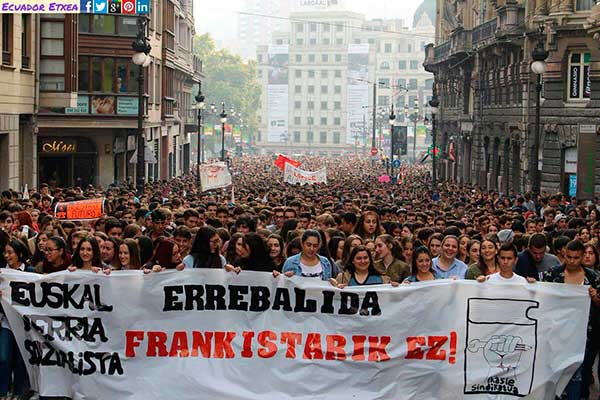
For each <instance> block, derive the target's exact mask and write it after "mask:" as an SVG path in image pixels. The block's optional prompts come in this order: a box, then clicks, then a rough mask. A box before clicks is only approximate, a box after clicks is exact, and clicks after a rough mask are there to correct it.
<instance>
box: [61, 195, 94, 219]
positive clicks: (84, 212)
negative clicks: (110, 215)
mask: <svg viewBox="0 0 600 400" xmlns="http://www.w3.org/2000/svg"><path fill="white" fill-rule="evenodd" d="M105 202H106V199H105V198H104V197H102V198H97V199H90V200H81V201H68V202H60V203H57V204H56V206H55V207H54V215H55V216H56V218H58V219H62V220H72V221H85V220H91V219H98V218H100V217H101V216H102V215H103V214H104V205H105Z"/></svg>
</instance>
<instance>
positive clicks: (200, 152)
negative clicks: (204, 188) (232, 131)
mask: <svg viewBox="0 0 600 400" xmlns="http://www.w3.org/2000/svg"><path fill="white" fill-rule="evenodd" d="M196 109H197V110H198V146H197V151H196V161H197V164H198V187H200V164H202V163H204V124H203V121H202V117H203V113H204V95H203V94H202V82H200V85H199V87H198V94H197V95H196Z"/></svg>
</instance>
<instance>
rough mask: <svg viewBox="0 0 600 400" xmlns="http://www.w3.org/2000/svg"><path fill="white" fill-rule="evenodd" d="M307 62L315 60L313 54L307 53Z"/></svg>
mask: <svg viewBox="0 0 600 400" xmlns="http://www.w3.org/2000/svg"><path fill="white" fill-rule="evenodd" d="M308 62H311V63H314V62H315V55H314V54H309V55H308Z"/></svg>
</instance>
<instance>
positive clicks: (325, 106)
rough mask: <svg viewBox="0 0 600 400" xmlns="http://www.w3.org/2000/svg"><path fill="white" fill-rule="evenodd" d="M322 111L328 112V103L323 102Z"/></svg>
mask: <svg viewBox="0 0 600 400" xmlns="http://www.w3.org/2000/svg"><path fill="white" fill-rule="evenodd" d="M321 110H327V102H326V101H322V102H321Z"/></svg>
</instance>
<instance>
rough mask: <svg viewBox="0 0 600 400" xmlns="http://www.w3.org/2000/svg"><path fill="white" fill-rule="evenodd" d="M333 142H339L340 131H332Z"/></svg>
mask: <svg viewBox="0 0 600 400" xmlns="http://www.w3.org/2000/svg"><path fill="white" fill-rule="evenodd" d="M333 144H340V133H339V132H333Z"/></svg>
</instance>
